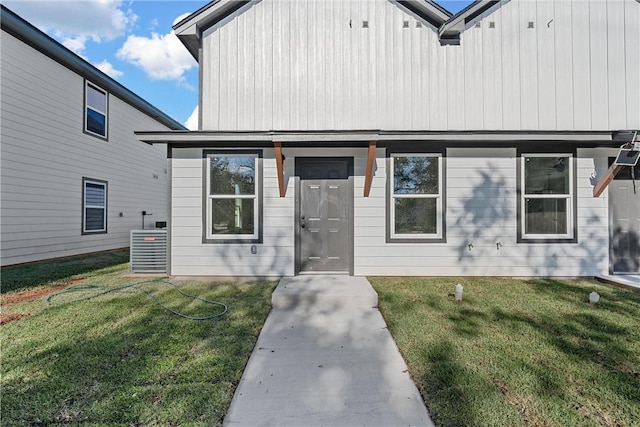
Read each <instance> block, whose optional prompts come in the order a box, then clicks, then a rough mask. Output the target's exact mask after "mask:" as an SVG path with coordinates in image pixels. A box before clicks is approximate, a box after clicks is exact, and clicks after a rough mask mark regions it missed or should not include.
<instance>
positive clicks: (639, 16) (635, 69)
mask: <svg viewBox="0 0 640 427" xmlns="http://www.w3.org/2000/svg"><path fill="white" fill-rule="evenodd" d="M624 19H625V22H624V32H625V66H626V88H627V97H626V98H627V99H626V102H627V104H626V107H627V126H626V128H628V129H638V128H640V78H638V73H640V31H638V29H640V3H638V2H635V1H632V0H627V1H626V2H625V10H624Z"/></svg>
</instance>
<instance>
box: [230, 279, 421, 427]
mask: <svg viewBox="0 0 640 427" xmlns="http://www.w3.org/2000/svg"><path fill="white" fill-rule="evenodd" d="M272 304H273V309H272V311H271V313H270V314H269V317H268V318H267V321H266V323H265V325H264V328H263V329H262V332H261V333H260V337H259V338H258V342H257V344H256V347H255V349H254V350H253V354H252V355H251V358H250V359H249V363H248V365H247V367H246V369H245V371H244V374H243V376H242V379H241V380H240V384H239V385H238V388H237V390H236V392H235V395H234V396H233V401H232V402H231V407H230V409H229V412H228V414H227V416H226V417H225V419H224V425H225V426H228V427H235V426H388V427H391V426H433V423H432V422H431V419H430V418H429V414H428V412H427V409H426V408H425V406H424V402H423V401H422V398H421V397H420V394H419V393H418V390H417V389H416V386H415V384H414V383H413V381H412V380H411V378H410V376H409V374H408V372H407V367H406V365H405V363H404V360H403V359H402V356H401V355H400V353H399V352H398V349H397V347H396V344H395V342H394V341H393V339H392V338H391V334H390V333H389V331H388V330H387V328H386V324H385V322H384V320H383V318H382V315H381V314H380V312H379V311H378V309H377V308H375V307H376V306H377V304H378V295H377V294H376V292H375V291H374V290H373V288H372V287H371V285H370V284H369V282H368V281H367V280H366V279H365V278H361V277H349V276H316V275H314V276H297V277H292V278H284V279H282V280H281V281H280V283H279V284H278V287H277V288H276V290H275V292H274V293H273V296H272Z"/></svg>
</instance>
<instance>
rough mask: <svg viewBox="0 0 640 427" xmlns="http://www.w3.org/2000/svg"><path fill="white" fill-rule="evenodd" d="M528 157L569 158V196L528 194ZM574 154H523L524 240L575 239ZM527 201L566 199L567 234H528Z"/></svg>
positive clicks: (522, 200)
mask: <svg viewBox="0 0 640 427" xmlns="http://www.w3.org/2000/svg"><path fill="white" fill-rule="evenodd" d="M527 157H567V158H568V162H567V163H568V166H569V168H568V171H567V173H568V174H569V192H568V193H567V194H526V185H525V177H526V167H527V165H526V161H525V159H526V158H527ZM573 157H574V156H573V154H571V153H535V152H534V153H521V155H520V161H521V162H522V168H521V171H522V173H521V174H520V175H521V176H520V189H521V191H520V212H521V215H520V221H521V222H520V226H521V230H522V239H526V240H549V239H573V237H574V234H573V232H574V223H573V221H574V219H573V218H574V215H573V210H574V209H575V206H573V194H574V191H575V190H574V182H573V167H574V166H573ZM527 199H564V200H566V201H567V211H566V227H567V232H566V233H565V234H527V232H526V223H527V221H526V219H527V210H526V200H527Z"/></svg>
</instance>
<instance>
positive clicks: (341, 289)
mask: <svg viewBox="0 0 640 427" xmlns="http://www.w3.org/2000/svg"><path fill="white" fill-rule="evenodd" d="M271 304H272V306H273V308H283V309H289V308H293V307H298V306H301V307H309V308H313V309H327V308H329V309H331V308H335V309H338V308H341V307H366V308H371V307H376V306H377V305H378V294H377V293H376V291H375V290H373V288H372V287H371V285H370V284H369V282H368V281H367V279H365V278H364V277H354V276H346V275H304V276H295V277H285V278H283V279H282V280H281V281H280V284H279V285H278V287H277V288H276V290H275V291H274V292H273V294H272V296H271Z"/></svg>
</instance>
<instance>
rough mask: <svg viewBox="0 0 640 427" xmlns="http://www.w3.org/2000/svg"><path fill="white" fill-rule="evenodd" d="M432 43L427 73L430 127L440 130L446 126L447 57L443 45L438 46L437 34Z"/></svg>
mask: <svg viewBox="0 0 640 427" xmlns="http://www.w3.org/2000/svg"><path fill="white" fill-rule="evenodd" d="M434 39H436V40H434V43H431V44H430V45H429V52H430V63H429V75H430V77H431V81H430V82H429V92H430V95H431V96H430V97H429V101H430V102H429V114H430V119H429V120H430V122H431V126H430V128H431V129H432V130H441V129H446V128H447V96H446V95H447V94H446V69H447V68H446V67H447V59H446V56H445V53H446V52H445V47H444V46H440V44H439V43H438V42H437V36H436V35H434Z"/></svg>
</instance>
